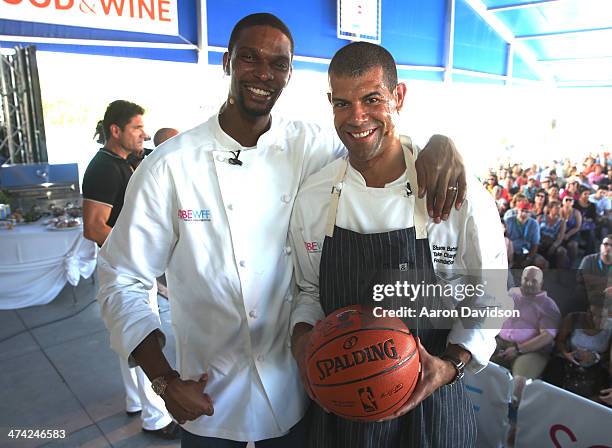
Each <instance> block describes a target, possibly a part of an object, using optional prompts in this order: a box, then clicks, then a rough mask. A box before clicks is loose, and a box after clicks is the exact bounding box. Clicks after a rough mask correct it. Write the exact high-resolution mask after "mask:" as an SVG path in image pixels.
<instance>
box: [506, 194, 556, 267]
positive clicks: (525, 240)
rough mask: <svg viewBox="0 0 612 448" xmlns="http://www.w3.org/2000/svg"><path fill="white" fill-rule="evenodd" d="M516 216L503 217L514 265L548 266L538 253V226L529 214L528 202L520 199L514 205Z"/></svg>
mask: <svg viewBox="0 0 612 448" xmlns="http://www.w3.org/2000/svg"><path fill="white" fill-rule="evenodd" d="M516 208H517V212H518V214H517V216H515V217H509V218H506V219H505V223H506V229H507V230H506V231H507V236H508V238H509V239H510V241H512V246H513V247H514V266H513V267H515V268H524V267H525V266H531V265H535V266H538V267H540V269H546V268H548V262H547V261H546V259H545V258H544V257H542V256H541V255H539V254H538V245H539V244H540V226H539V225H538V222H537V221H536V220H535V219H533V218H531V217H530V216H529V203H527V202H525V201H522V202H519V203H518V204H517V206H516Z"/></svg>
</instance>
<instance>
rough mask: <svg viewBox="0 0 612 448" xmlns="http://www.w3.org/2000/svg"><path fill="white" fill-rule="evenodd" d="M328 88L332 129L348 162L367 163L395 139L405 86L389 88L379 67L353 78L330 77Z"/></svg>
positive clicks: (399, 85)
mask: <svg viewBox="0 0 612 448" xmlns="http://www.w3.org/2000/svg"><path fill="white" fill-rule="evenodd" d="M329 85H330V89H331V92H330V93H329V94H328V98H329V101H330V103H331V104H332V108H333V112H334V125H335V127H336V132H337V133H338V136H339V137H340V140H342V143H344V145H345V146H346V148H347V149H348V151H349V157H350V159H351V160H352V161H358V162H367V161H370V160H372V159H374V158H375V157H377V156H380V155H381V154H382V153H383V152H384V150H385V148H386V147H387V145H386V143H387V142H389V141H391V140H392V139H394V138H395V136H396V121H397V118H398V112H399V111H400V110H401V108H402V105H403V103H404V95H405V92H406V86H405V85H404V84H402V83H400V84H398V85H397V86H393V87H391V88H389V87H388V86H387V85H386V84H385V81H384V75H383V69H382V67H379V66H378V67H374V68H372V69H371V70H368V71H367V72H365V73H364V74H363V75H362V76H357V77H350V76H341V75H336V74H334V73H332V74H330V76H329Z"/></svg>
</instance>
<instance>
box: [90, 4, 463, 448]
mask: <svg viewBox="0 0 612 448" xmlns="http://www.w3.org/2000/svg"><path fill="white" fill-rule="evenodd" d="M292 58H293V39H292V37H291V33H290V32H289V30H288V28H287V27H286V25H285V24H284V23H283V22H282V21H281V20H279V19H278V18H277V17H275V16H273V15H271V14H263V13H262V14H252V15H250V16H247V17H245V18H244V19H242V20H241V21H239V22H238V24H237V25H236V26H235V28H234V30H233V31H232V34H231V36H230V41H229V45H228V52H227V53H226V54H225V55H224V58H223V69H224V70H225V72H226V74H227V75H228V76H229V77H230V86H229V93H228V97H227V101H226V102H225V103H224V104H223V105H222V106H221V109H220V111H219V113H218V114H215V115H214V116H212V117H211V118H210V119H209V120H208V121H206V122H205V123H203V124H201V125H199V126H197V127H195V128H194V129H191V130H188V131H185V132H183V133H181V134H180V135H178V136H176V137H174V138H172V139H170V140H169V141H167V142H165V143H163V144H162V145H160V146H159V147H158V148H157V149H156V150H155V151H154V152H153V153H152V154H151V155H149V156H148V157H147V158H146V159H145V160H144V161H143V162H142V164H141V165H140V166H139V168H138V170H136V172H135V173H134V175H133V176H132V178H131V181H130V185H129V187H128V189H127V193H126V196H125V204H124V207H123V210H122V213H121V216H120V217H119V219H118V221H117V223H116V225H115V227H114V228H113V232H112V233H111V235H110V236H109V238H108V239H107V241H106V243H105V244H104V247H103V248H102V250H101V252H100V256H99V259H98V266H99V268H98V269H99V275H100V284H101V286H100V293H99V295H98V301H99V302H100V305H101V310H102V315H103V317H104V320H105V323H106V325H107V327H108V328H109V330H110V339H111V345H112V347H113V349H115V350H116V351H117V352H118V353H119V354H120V355H121V356H123V357H125V358H126V359H127V358H128V357H129V358H130V359H132V360H134V361H136V363H137V364H138V365H140V366H141V367H142V368H143V370H144V371H145V373H146V374H147V376H148V377H149V378H150V379H151V381H152V384H153V387H154V389H155V391H156V392H157V393H158V394H159V395H160V396H161V397H162V398H163V399H164V402H165V404H166V407H167V408H168V410H169V411H170V413H171V414H172V416H173V417H174V418H175V419H176V420H177V421H178V422H179V423H180V424H181V426H182V428H183V431H182V445H183V446H184V447H199V446H204V447H234V446H235V447H244V446H245V445H246V442H247V441H256V444H257V445H258V446H260V447H261V446H264V447H276V446H278V447H286V446H291V447H294V448H297V447H299V446H302V445H301V444H302V443H303V440H304V439H305V437H304V430H305V428H304V426H305V425H303V424H302V425H300V424H299V422H300V421H301V420H302V417H303V416H304V414H305V412H306V408H307V406H308V399H307V397H306V395H305V393H304V390H303V387H302V384H301V381H300V378H299V373H298V371H297V367H296V364H295V361H294V359H293V357H292V355H291V349H290V347H289V314H290V312H291V309H292V307H293V299H294V283H293V282H292V274H293V263H292V259H291V248H290V247H289V245H288V242H287V234H288V227H289V219H290V215H291V210H292V208H293V201H294V199H295V196H296V195H297V191H298V188H299V187H300V185H301V184H302V182H303V181H304V180H305V179H306V177H308V176H309V175H310V174H313V173H315V172H316V171H318V170H319V169H321V168H322V167H323V166H325V165H326V164H327V163H329V162H331V161H332V160H334V159H335V158H337V157H339V156H341V155H342V154H343V153H344V149H343V147H342V144H341V143H340V142H339V141H338V140H337V138H335V137H334V136H332V135H331V134H327V133H326V132H324V131H323V130H321V129H320V128H319V127H317V126H314V125H311V124H307V123H303V122H297V121H287V120H284V119H283V118H282V117H279V116H277V115H272V114H271V110H272V107H273V106H274V104H275V102H276V100H277V99H278V97H279V96H280V94H281V93H282V91H283V89H284V87H285V86H286V85H287V83H288V82H289V78H290V76H291V71H292V65H291V64H292ZM429 146H431V149H425V150H424V151H423V153H424V156H422V157H420V159H419V160H420V162H421V164H420V170H419V176H422V179H424V180H423V181H422V183H423V187H425V186H427V190H428V191H436V193H435V194H433V196H435V197H436V200H435V203H432V209H435V210H436V211H437V215H438V216H440V214H442V215H446V214H447V213H448V209H450V206H451V204H452V203H453V202H454V201H455V198H456V197H457V201H458V202H461V200H462V197H463V195H462V193H461V190H462V189H463V186H464V183H465V182H464V180H463V179H464V176H463V166H462V164H461V162H460V159H461V158H460V156H458V154H457V153H456V151H455V150H454V149H452V148H451V146H452V143H449V142H448V140H446V139H445V138H443V137H437V138H435V139H434V140H433V141H432V142H431V144H430V145H429ZM438 173H440V175H439V176H438ZM438 185H439V188H438V189H436V187H437V186H438ZM449 185H451V186H452V187H453V188H454V189H453V190H448V189H447V188H448V186H449ZM455 185H456V186H457V187H458V188H459V190H460V191H459V194H457V195H456V194H455V192H456V188H457V187H455ZM423 189H425V188H423ZM438 193H439V194H438ZM447 193H448V194H447ZM433 196H431V195H430V197H433ZM447 197H448V198H447ZM446 199H448V201H447V200H446ZM443 206H444V210H446V211H444V210H443V209H442V208H443ZM455 213H456V212H453V213H451V216H452V215H453V214H455ZM163 272H165V273H166V279H167V282H168V290H169V293H170V295H169V297H170V298H169V302H170V312H171V320H172V326H173V330H174V336H175V339H176V351H177V365H176V370H174V369H173V367H172V366H171V364H170V362H168V360H167V359H166V357H165V356H164V354H163V352H162V350H161V347H162V346H163V343H164V341H165V338H164V336H163V333H162V331H161V325H160V322H159V318H158V316H156V315H154V314H153V313H152V312H151V311H150V309H149V308H148V306H147V294H146V290H147V289H150V288H151V287H152V285H153V283H154V282H155V278H156V277H159V276H160V275H161V274H162V273H163Z"/></svg>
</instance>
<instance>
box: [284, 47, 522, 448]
mask: <svg viewBox="0 0 612 448" xmlns="http://www.w3.org/2000/svg"><path fill="white" fill-rule="evenodd" d="M329 83H330V93H329V101H330V103H331V105H332V109H333V113H334V124H335V127H336V131H337V133H338V135H339V137H340V139H341V140H342V142H343V143H344V144H345V146H346V148H347V149H348V157H346V158H344V159H339V160H336V161H335V162H332V163H331V164H329V165H328V166H326V167H325V168H323V169H322V170H321V171H319V172H318V173H316V174H314V175H313V176H311V177H310V178H309V179H307V180H306V182H305V183H304V185H303V186H302V188H301V189H300V192H299V193H298V197H297V199H296V203H295V206H294V212H293V216H292V220H291V225H290V237H291V241H292V243H293V244H292V247H293V253H294V257H295V264H296V280H297V283H298V286H299V294H298V296H297V297H296V300H295V304H294V308H293V310H292V315H291V318H290V325H291V328H292V329H293V335H292V346H293V352H294V354H295V356H296V359H297V361H298V364H299V365H300V369H301V370H302V372H304V367H305V365H306V359H305V347H306V346H307V344H308V340H309V335H310V330H311V328H312V325H313V324H315V323H316V322H317V320H319V319H321V318H322V317H323V316H324V315H329V314H330V313H333V311H334V310H337V309H338V308H342V307H345V306H350V305H355V304H362V305H366V306H368V305H369V306H372V307H374V306H381V305H382V307H383V308H385V309H390V310H394V311H401V310H402V309H403V306H404V305H411V304H413V302H412V301H410V300H408V299H407V298H406V297H404V298H402V297H401V296H400V294H399V293H398V294H397V295H395V296H393V297H388V298H385V299H383V300H382V301H379V300H380V297H378V298H375V297H376V296H375V294H374V293H375V292H376V288H377V285H380V284H384V283H380V282H381V281H384V280H385V279H386V281H388V282H389V283H388V284H394V283H395V282H394V280H396V279H397V280H399V279H400V278H401V279H403V280H404V281H408V282H409V283H410V284H412V285H419V284H436V283H438V282H439V281H441V280H438V281H437V280H436V278H437V276H440V275H442V274H446V275H447V277H448V278H451V277H457V275H456V274H458V273H460V272H461V273H462V275H464V276H465V275H467V274H469V275H470V276H471V277H470V278H471V279H472V281H473V279H474V277H477V278H478V281H479V282H481V283H483V285H480V286H481V287H482V288H483V289H482V291H483V294H482V296H480V295H479V293H477V292H475V291H474V295H473V297H471V298H470V300H466V301H465V302H462V301H463V300H464V299H465V297H460V296H459V294H455V295H454V296H451V297H449V298H447V299H446V300H443V299H442V298H440V297H422V298H419V300H417V301H415V302H414V304H416V305H413V308H414V309H415V310H416V312H417V314H416V316H417V317H418V318H416V319H404V320H405V321H406V322H407V323H408V326H409V328H411V330H412V331H413V333H414V334H415V335H416V336H418V337H419V340H420V343H419V352H420V360H421V367H422V370H421V374H420V378H419V382H418V384H417V386H416V389H415V390H414V392H413V394H412V396H411V398H410V399H409V400H408V402H407V403H406V405H405V406H404V407H403V408H402V409H401V410H400V411H398V412H397V413H396V414H395V415H393V417H392V418H388V419H386V420H385V421H380V422H371V423H362V422H354V421H349V420H346V419H343V418H341V417H338V416H336V415H334V414H330V413H327V412H325V411H324V410H323V409H322V408H320V407H318V406H314V407H313V412H312V414H313V415H312V419H311V422H310V423H309V424H310V428H309V430H308V431H307V432H308V434H309V437H310V446H311V447H313V448H371V447H372V448H373V447H385V448H400V447H402V448H406V447H414V448H417V447H418V448H430V447H431V448H433V447H435V448H442V447H448V448H455V447H472V446H475V443H476V421H475V417H474V411H473V408H472V404H471V402H470V400H469V398H468V396H467V393H466V391H465V389H464V386H463V380H462V377H463V370H464V367H467V368H469V369H471V370H472V371H478V370H480V369H482V368H483V367H484V366H485V365H486V364H487V362H488V360H489V358H490V357H491V355H492V354H493V352H494V350H495V347H496V343H495V335H496V334H497V332H498V331H499V328H500V324H501V321H502V320H503V319H498V318H482V319H477V320H476V321H474V320H473V319H472V316H471V315H470V316H469V319H461V318H454V317H453V318H452V319H451V320H450V321H448V322H446V321H443V320H436V319H435V318H431V316H429V315H427V316H425V317H422V318H421V317H419V316H421V313H422V309H423V308H422V307H421V305H420V304H422V305H423V307H424V308H425V310H427V311H428V312H431V311H435V310H436V309H440V310H442V309H446V310H450V309H454V310H455V311H457V312H459V310H461V309H462V308H463V307H466V308H467V306H466V305H467V304H469V310H470V311H472V310H477V311H479V312H481V313H482V314H483V315H484V316H497V315H498V313H501V311H503V310H508V309H511V308H512V305H511V302H510V300H509V298H508V296H507V294H506V290H505V285H506V272H507V261H506V249H505V244H504V237H503V229H502V226H501V223H500V220H499V216H498V214H497V208H496V206H495V203H494V201H493V199H492V197H491V196H490V195H489V194H488V193H487V191H486V190H485V189H484V187H483V186H482V185H480V184H479V183H478V182H477V181H476V179H473V180H472V181H471V183H469V184H468V186H469V188H468V192H467V197H466V201H465V203H464V205H463V207H462V208H461V210H459V211H457V212H454V213H453V214H452V215H451V216H450V218H449V219H448V220H447V221H445V222H443V223H442V224H435V223H434V222H433V220H431V219H430V218H429V217H428V216H427V212H426V206H425V201H424V200H423V199H419V198H418V197H417V195H416V194H415V192H414V188H413V186H414V185H416V182H417V181H416V170H415V157H416V148H415V146H414V145H413V144H412V143H411V141H410V139H409V138H408V137H406V136H402V135H400V134H399V131H398V130H397V128H396V122H397V120H398V116H399V112H400V111H401V110H402V107H404V105H405V104H404V99H405V92H406V86H405V85H404V84H403V83H399V84H398V80H397V70H396V66H395V62H394V60H393V57H392V56H391V54H390V53H389V52H388V51H387V50H385V49H384V48H382V47H380V46H378V45H374V44H370V43H366V42H359V43H352V44H349V45H347V46H346V47H344V48H342V49H341V50H339V51H338V52H337V53H336V55H335V56H334V58H333V59H332V62H331V64H330V67H329ZM483 269H487V272H486V273H485V272H484V271H483ZM394 273H395V277H394ZM483 274H484V275H485V277H486V278H487V279H488V280H489V283H490V284H488V286H486V285H487V281H486V280H485V281H482V277H481V275H483ZM445 278H446V277H445ZM448 285H450V286H453V285H454V288H456V289H455V291H456V292H459V291H461V294H464V293H465V292H466V291H468V290H467V289H466V288H463V287H462V288H461V289H459V287H458V286H461V285H462V286H466V285H465V284H463V283H455V284H452V283H449V284H448ZM472 286H475V285H473V284H472ZM476 286H478V285H476ZM379 292H380V288H379ZM375 315H376V314H375ZM466 317H467V316H466ZM369 410H374V409H369Z"/></svg>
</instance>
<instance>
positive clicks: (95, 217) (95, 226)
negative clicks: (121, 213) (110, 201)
mask: <svg viewBox="0 0 612 448" xmlns="http://www.w3.org/2000/svg"><path fill="white" fill-rule="evenodd" d="M112 210H113V208H112V207H111V206H110V205H106V204H102V203H101V202H96V201H91V200H89V199H84V200H83V236H84V237H85V238H87V239H88V240H92V241H95V242H96V243H98V246H102V244H104V241H106V238H107V237H108V234H109V233H110V231H111V228H110V227H109V226H108V225H107V224H106V223H107V222H108V218H109V217H110V214H111V211H112Z"/></svg>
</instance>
